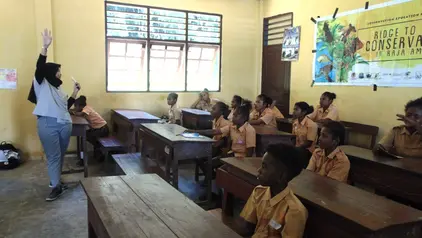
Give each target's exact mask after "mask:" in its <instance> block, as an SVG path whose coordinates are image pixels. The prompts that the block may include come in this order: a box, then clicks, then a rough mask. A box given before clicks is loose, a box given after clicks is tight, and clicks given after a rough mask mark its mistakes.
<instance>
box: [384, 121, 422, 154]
mask: <svg viewBox="0 0 422 238" xmlns="http://www.w3.org/2000/svg"><path fill="white" fill-rule="evenodd" d="M378 144H380V145H382V146H383V147H384V148H386V149H387V150H391V149H393V150H394V152H395V154H397V155H399V156H404V157H419V158H421V157H422V135H421V134H420V133H419V132H418V131H415V132H413V133H412V134H410V132H409V131H408V130H407V129H406V126H405V125H402V126H396V127H393V129H391V130H390V131H389V132H388V133H387V134H386V135H385V136H384V137H383V138H382V139H381V141H380V142H379V143H378Z"/></svg>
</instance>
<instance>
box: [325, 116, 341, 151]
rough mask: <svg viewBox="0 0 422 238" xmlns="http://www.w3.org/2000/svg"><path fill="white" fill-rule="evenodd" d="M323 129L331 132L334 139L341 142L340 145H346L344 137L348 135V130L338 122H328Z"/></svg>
mask: <svg viewBox="0 0 422 238" xmlns="http://www.w3.org/2000/svg"><path fill="white" fill-rule="evenodd" d="M323 127H325V128H327V129H328V130H329V133H330V134H331V135H332V136H333V139H334V140H336V139H338V140H339V141H340V143H339V145H342V144H344V137H345V135H346V128H345V127H344V126H343V124H341V123H340V122H338V121H331V120H329V121H327V122H325V123H324V124H323Z"/></svg>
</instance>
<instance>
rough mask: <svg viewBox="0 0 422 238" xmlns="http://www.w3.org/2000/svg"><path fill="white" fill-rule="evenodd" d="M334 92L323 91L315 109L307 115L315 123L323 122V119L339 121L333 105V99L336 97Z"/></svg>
mask: <svg viewBox="0 0 422 238" xmlns="http://www.w3.org/2000/svg"><path fill="white" fill-rule="evenodd" d="M336 97H337V96H336V94H335V93H330V92H325V93H323V94H322V95H321V98H320V99H319V105H318V106H317V108H316V110H315V111H314V112H313V113H311V114H309V115H308V117H309V118H311V120H312V121H314V122H317V123H324V122H325V121H328V120H332V121H340V117H339V115H338V110H337V107H336V106H334V104H333V101H334V99H336Z"/></svg>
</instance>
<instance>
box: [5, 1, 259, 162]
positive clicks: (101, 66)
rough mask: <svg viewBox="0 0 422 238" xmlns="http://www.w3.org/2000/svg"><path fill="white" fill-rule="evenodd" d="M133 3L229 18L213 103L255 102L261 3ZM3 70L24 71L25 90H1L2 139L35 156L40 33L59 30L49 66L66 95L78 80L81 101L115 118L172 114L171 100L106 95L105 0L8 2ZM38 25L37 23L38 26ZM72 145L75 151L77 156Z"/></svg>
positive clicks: (184, 96)
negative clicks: (54, 66) (115, 113)
mask: <svg viewBox="0 0 422 238" xmlns="http://www.w3.org/2000/svg"><path fill="white" fill-rule="evenodd" d="M117 2H126V3H132V4H142V5H148V6H158V7H165V8H174V9H182V10H193V11H202V12H211V13H219V14H222V15H223V41H222V49H223V51H222V75H221V82H222V84H221V92H219V93H212V95H211V96H212V97H216V98H219V99H222V100H223V101H226V102H229V101H230V100H231V97H232V95H233V94H234V93H237V94H239V95H241V96H244V97H247V98H254V97H255V95H256V94H257V93H258V86H259V78H260V70H261V67H260V65H259V61H260V55H261V44H262V41H261V31H262V26H261V20H260V11H259V9H260V7H261V5H260V3H259V2H258V1H256V0H230V1H226V0H183V1H174V0H124V1H120V0H119V1H117ZM2 8H3V9H8V10H7V11H4V13H2V14H0V21H1V22H2V31H0V49H1V51H0V52H1V54H0V68H8V67H9V68H18V89H17V90H10V91H6V90H0V100H1V102H2V104H1V105H2V109H3V112H5V113H4V114H3V113H2V114H3V115H4V116H2V117H0V135H1V136H0V140H9V141H13V142H14V143H16V144H17V145H18V146H19V147H20V148H22V149H23V150H24V151H25V152H28V153H29V154H30V155H31V156H38V155H40V154H41V153H40V152H41V151H42V148H41V146H40V143H39V139H38V136H37V132H36V119H35V118H34V116H33V115H32V110H33V105H31V104H30V103H29V102H28V101H27V100H26V97H27V93H28V90H29V87H30V83H31V79H32V77H33V72H34V69H35V61H36V58H37V55H38V53H39V50H40V48H41V45H42V43H41V42H42V41H41V37H40V31H41V29H43V28H44V27H49V28H52V30H53V37H54V41H53V47H52V49H51V50H49V60H53V59H54V61H55V62H57V63H60V64H61V65H62V74H63V78H62V79H63V81H64V85H63V86H64V89H65V91H66V92H68V94H71V92H72V81H71V80H70V76H74V77H75V78H76V79H77V80H78V81H79V82H80V84H81V86H82V90H81V94H83V95H86V96H87V97H88V101H89V102H88V103H89V104H91V105H92V106H93V107H94V108H95V109H96V110H97V111H98V112H99V113H101V114H102V115H104V116H105V117H106V119H109V111H110V109H111V108H133V109H142V110H145V111H148V112H150V113H153V114H155V115H157V116H161V115H163V114H164V113H166V111H167V106H166V101H165V99H166V97H167V94H166V93H106V85H105V84H106V79H105V71H106V68H105V26H104V24H105V20H104V1H103V0H89V1H86V0H72V1H69V0H31V1H30V0H2ZM34 19H35V21H34ZM196 98H197V93H181V94H179V104H180V106H190V104H191V103H192V102H193V101H194V100H195V99H196ZM74 148H75V147H74V145H73V143H72V144H71V147H70V148H69V149H70V150H74Z"/></svg>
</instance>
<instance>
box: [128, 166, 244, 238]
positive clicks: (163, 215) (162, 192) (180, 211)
mask: <svg viewBox="0 0 422 238" xmlns="http://www.w3.org/2000/svg"><path fill="white" fill-rule="evenodd" d="M122 179H123V180H124V181H125V182H126V183H127V184H128V185H129V186H130V187H131V188H132V189H133V191H134V192H135V193H136V194H137V195H138V196H139V197H140V198H141V199H142V201H144V202H145V204H147V205H148V207H149V209H151V211H153V212H154V213H155V214H156V215H157V216H158V217H159V218H160V219H161V220H162V221H163V222H164V223H165V224H166V225H167V227H168V228H170V229H171V230H172V231H173V232H174V233H175V234H176V235H177V236H178V237H201V238H207V237H209V238H211V237H212V238H214V237H240V236H239V235H237V234H236V233H235V232H234V231H231V230H230V229H229V228H228V227H226V226H225V225H224V224H223V223H222V222H220V221H218V220H217V219H216V218H215V217H213V216H212V215H210V214H208V213H207V212H206V211H204V210H203V209H202V208H200V207H199V206H198V205H196V204H195V203H194V202H192V201H191V200H190V199H189V198H187V197H186V196H185V195H183V194H182V193H180V192H179V191H177V190H176V189H174V188H173V187H171V186H170V185H169V184H168V183H166V182H165V181H164V180H163V179H161V178H160V177H159V176H158V175H155V174H154V175H153V174H145V175H136V176H130V175H128V176H123V177H122Z"/></svg>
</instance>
